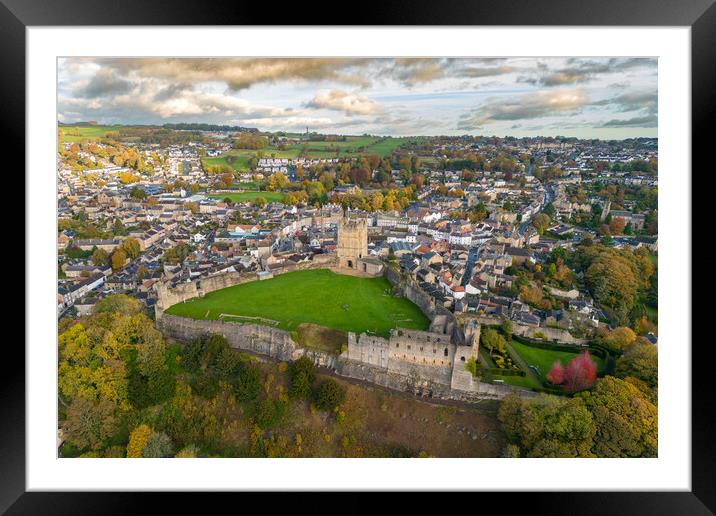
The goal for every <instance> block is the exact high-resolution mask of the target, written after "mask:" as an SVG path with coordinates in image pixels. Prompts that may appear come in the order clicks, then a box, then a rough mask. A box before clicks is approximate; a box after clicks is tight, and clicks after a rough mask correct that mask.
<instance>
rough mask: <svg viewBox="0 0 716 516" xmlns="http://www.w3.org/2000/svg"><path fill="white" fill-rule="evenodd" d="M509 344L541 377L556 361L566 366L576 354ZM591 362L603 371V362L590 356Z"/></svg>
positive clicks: (516, 343) (513, 343)
mask: <svg viewBox="0 0 716 516" xmlns="http://www.w3.org/2000/svg"><path fill="white" fill-rule="evenodd" d="M510 344H511V345H512V347H513V348H514V350H515V351H517V353H519V355H520V356H521V357H522V359H523V360H524V361H525V362H527V364H528V365H533V366H536V367H537V368H538V369H539V372H540V374H541V375H542V377H544V376H545V375H546V374H547V373H548V372H549V370H550V369H552V365H553V364H554V363H555V362H556V361H557V360H561V361H562V365H563V366H566V365H567V362H569V361H570V360H572V359H573V358H574V357H576V356H577V353H570V352H568V351H552V350H551V349H541V348H536V347H532V346H528V345H526V344H523V343H521V342H517V341H514V340H513V341H512V342H511V343H510ZM592 360H594V361H595V362H596V363H597V370H598V371H601V370H602V369H604V361H603V360H602V359H601V358H600V357H598V356H596V355H592Z"/></svg>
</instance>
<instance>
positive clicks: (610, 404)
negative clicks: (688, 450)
mask: <svg viewBox="0 0 716 516" xmlns="http://www.w3.org/2000/svg"><path fill="white" fill-rule="evenodd" d="M578 396H579V397H580V398H581V399H583V400H584V403H585V405H586V406H587V408H588V409H589V411H590V412H591V413H592V417H593V419H594V424H595V427H596V430H597V431H596V434H595V439H594V446H593V451H594V452H595V453H596V454H597V455H598V456H599V457H656V455H657V450H658V411H657V408H656V406H655V405H654V404H653V403H652V402H651V401H649V400H648V398H647V397H646V396H645V395H644V394H643V393H642V392H641V391H640V390H639V389H638V388H637V387H635V386H634V385H632V384H631V383H629V382H627V381H625V380H621V379H619V378H614V377H612V376H605V377H604V378H600V379H599V380H597V382H596V384H595V385H594V388H593V389H591V390H589V391H585V392H582V393H580V394H578Z"/></svg>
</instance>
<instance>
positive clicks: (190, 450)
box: [174, 444, 199, 459]
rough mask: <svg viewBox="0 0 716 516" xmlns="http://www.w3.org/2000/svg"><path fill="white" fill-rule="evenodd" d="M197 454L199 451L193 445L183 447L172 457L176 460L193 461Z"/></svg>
mask: <svg viewBox="0 0 716 516" xmlns="http://www.w3.org/2000/svg"><path fill="white" fill-rule="evenodd" d="M198 454H199V449H198V448H197V447H196V445H194V444H190V445H188V446H185V447H184V448H183V449H182V450H181V451H179V453H177V454H176V455H174V457H176V458H177V459H194V458H196V456H197V455H198Z"/></svg>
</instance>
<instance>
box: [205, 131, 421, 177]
mask: <svg viewBox="0 0 716 516" xmlns="http://www.w3.org/2000/svg"><path fill="white" fill-rule="evenodd" d="M407 141H408V140H406V139H403V138H392V137H386V138H380V137H376V136H348V137H347V139H346V141H344V142H320V141H319V142H305V143H300V144H292V145H287V146H286V147H285V148H283V149H279V148H278V147H273V146H272V147H266V148H265V149H261V151H256V150H244V149H233V150H230V151H229V152H227V153H226V154H224V155H223V156H219V157H216V158H204V159H203V160H202V161H203V163H204V165H206V166H217V165H221V166H227V167H231V168H232V169H233V170H234V171H245V170H249V168H250V167H249V159H250V158H251V157H253V156H257V155H258V153H259V152H261V155H262V156H263V157H266V158H289V159H295V158H298V157H299V156H301V152H302V150H303V149H304V148H305V149H306V154H305V156H306V157H308V158H319V159H320V158H324V159H325V158H336V157H338V158H356V157H358V156H361V155H363V154H365V155H369V154H377V155H378V156H380V157H381V158H383V157H386V156H389V155H390V154H391V153H392V152H393V151H394V150H395V149H397V148H398V147H399V146H400V145H402V144H403V143H406V142H407ZM230 157H234V158H236V159H235V160H233V161H230V160H229V158H230Z"/></svg>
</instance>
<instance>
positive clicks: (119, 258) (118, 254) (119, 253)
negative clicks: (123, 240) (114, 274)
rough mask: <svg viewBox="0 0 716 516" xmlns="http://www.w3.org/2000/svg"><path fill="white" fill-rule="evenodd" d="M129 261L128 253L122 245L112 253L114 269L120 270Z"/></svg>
mask: <svg viewBox="0 0 716 516" xmlns="http://www.w3.org/2000/svg"><path fill="white" fill-rule="evenodd" d="M126 261H127V254H126V253H125V252H124V250H123V249H122V248H120V247H118V248H117V249H115V250H114V252H113V253H112V270H115V271H117V270H119V269H121V268H122V267H123V266H124V263H125V262H126Z"/></svg>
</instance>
